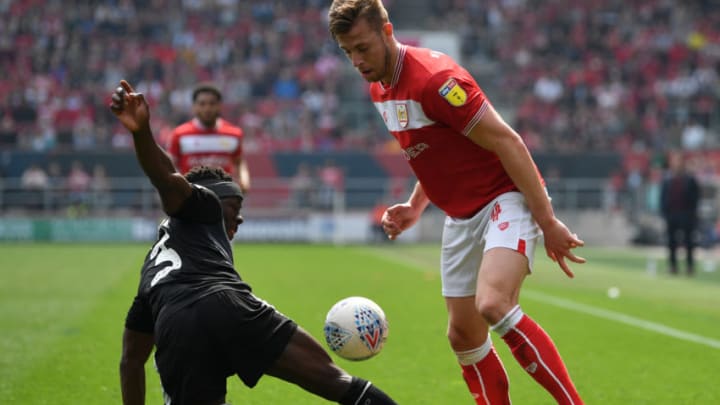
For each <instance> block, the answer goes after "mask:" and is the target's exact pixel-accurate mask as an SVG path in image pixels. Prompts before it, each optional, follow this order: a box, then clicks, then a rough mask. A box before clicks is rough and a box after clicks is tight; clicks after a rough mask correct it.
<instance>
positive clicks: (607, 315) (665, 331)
mask: <svg viewBox="0 0 720 405" xmlns="http://www.w3.org/2000/svg"><path fill="white" fill-rule="evenodd" d="M368 250H370V249H368ZM370 251H371V252H373V253H374V254H375V255H377V256H381V257H382V258H383V259H386V260H392V261H395V262H397V263H402V264H403V265H406V266H407V265H408V264H410V265H416V266H417V267H418V268H424V269H432V268H434V267H433V265H434V264H433V265H430V264H429V263H426V262H424V261H423V260H421V259H418V258H416V257H413V256H410V257H406V256H402V257H401V256H400V255H398V254H396V253H394V252H390V251H388V250H380V249H372V250H370ZM521 295H522V297H526V298H530V299H534V300H535V301H540V302H544V303H547V304H551V305H555V306H557V307H560V308H563V309H568V310H571V311H575V312H580V313H584V314H588V315H593V316H596V317H598V318H603V319H607V320H609V321H614V322H618V323H624V324H626V325H630V326H634V327H636V328H640V329H644V330H647V331H650V332H655V333H659V334H661V335H665V336H670V337H673V338H676V339H680V340H684V341H686V342H692V343H697V344H701V345H704V346H708V347H711V348H713V349H720V340H717V339H713V338H709V337H706V336H701V335H696V334H694V333H690V332H685V331H682V330H679V329H675V328H671V327H669V326H666V325H663V324H660V323H655V322H651V321H647V320H645V319H640V318H635V317H633V316H630V315H626V314H623V313H620V312H615V311H610V310H608V309H603V308H598V307H593V306H590V305H586V304H581V303H579V302H575V301H571V300H567V299H564V298H558V297H553V296H552V295H548V294H543V293H540V292H537V291H532V290H528V289H523V291H522V293H521Z"/></svg>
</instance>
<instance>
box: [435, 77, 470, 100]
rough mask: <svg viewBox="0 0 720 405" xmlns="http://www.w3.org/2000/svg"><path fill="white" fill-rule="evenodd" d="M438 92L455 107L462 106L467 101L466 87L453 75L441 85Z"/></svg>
mask: <svg viewBox="0 0 720 405" xmlns="http://www.w3.org/2000/svg"><path fill="white" fill-rule="evenodd" d="M438 93H440V95H441V96H442V97H443V98H444V99H445V100H447V102H448V103H450V105H451V106H453V107H461V106H463V105H464V104H465V102H466V101H467V93H466V92H465V89H463V88H462V87H460V85H459V84H458V82H457V80H455V79H454V78H452V77H451V78H450V79H448V80H447V81H446V82H445V83H443V85H442V86H440V89H439V90H438Z"/></svg>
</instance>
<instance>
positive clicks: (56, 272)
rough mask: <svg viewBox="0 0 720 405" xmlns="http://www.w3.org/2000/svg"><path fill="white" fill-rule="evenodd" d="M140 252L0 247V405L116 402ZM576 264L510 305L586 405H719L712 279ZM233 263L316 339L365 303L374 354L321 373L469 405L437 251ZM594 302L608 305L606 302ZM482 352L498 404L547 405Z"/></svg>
mask: <svg viewBox="0 0 720 405" xmlns="http://www.w3.org/2000/svg"><path fill="white" fill-rule="evenodd" d="M148 247H149V244H120V245H100V244H11V243H6V244H0V331H1V332H2V333H0V404H23V405H26V404H91V403H92V404H117V403H120V391H119V377H118V371H117V370H118V359H119V353H120V339H121V333H122V329H123V320H124V316H125V313H126V310H127V308H128V305H129V304H130V302H131V300H132V298H133V296H134V292H135V289H136V283H137V279H138V275H139V268H140V265H141V262H142V258H143V256H144V254H145V252H146V250H147V248H148ZM578 252H579V253H580V254H582V255H584V256H585V257H587V258H588V259H589V262H588V263H587V264H585V265H574V266H573V269H574V270H575V273H576V278H575V279H572V280H571V279H568V278H566V277H565V276H564V274H563V273H562V272H561V271H560V270H559V268H557V267H556V266H555V265H554V264H553V263H551V262H550V261H549V260H547V259H546V258H545V257H544V254H543V252H542V251H541V250H538V252H537V254H536V268H535V271H534V274H533V275H532V276H531V277H529V278H528V280H527V281H526V284H525V287H524V289H523V294H522V296H521V304H522V306H523V309H524V310H525V312H527V313H528V314H530V315H531V316H532V317H533V318H535V319H536V320H538V321H539V322H540V323H541V324H542V325H543V327H544V328H545V329H546V330H547V331H548V332H549V333H550V334H551V336H552V337H553V339H554V340H555V342H556V343H557V345H558V346H559V348H560V351H561V353H562V355H563V358H564V359H565V361H566V363H567V365H568V368H569V370H570V373H571V375H572V377H573V379H574V381H575V383H576V385H577V386H578V388H579V390H580V392H581V394H582V395H583V397H584V399H585V401H586V403H587V404H622V405H626V404H632V405H637V404H653V405H659V404H673V405H677V404H716V403H720V380H719V378H720V271H719V272H704V271H700V272H699V273H698V275H697V277H695V278H693V279H688V278H687V277H684V276H681V277H676V278H671V277H669V276H667V275H665V274H664V272H663V271H662V270H663V266H662V265H659V268H660V269H659V272H658V274H657V275H655V276H653V275H651V274H648V273H647V272H646V253H645V252H641V251H638V250H633V249H623V250H603V249H591V248H583V249H579V251H578ZM656 255H659V257H662V253H660V252H656ZM235 257H236V264H237V268H238V270H239V272H240V274H241V275H242V276H243V277H244V278H245V279H246V280H247V281H248V282H249V283H250V284H251V285H252V286H253V288H254V290H255V292H256V293H257V294H258V295H259V296H261V297H263V298H265V299H266V300H268V301H269V302H271V303H273V304H274V305H275V306H276V307H277V308H278V309H279V310H280V311H282V312H284V313H285V314H287V315H289V316H290V317H292V318H293V319H295V320H296V321H298V322H299V323H300V325H302V326H303V327H304V328H305V329H307V330H308V331H309V332H311V333H312V334H314V335H315V336H316V337H318V338H319V339H322V324H323V320H324V317H325V314H326V312H327V310H328V309H329V308H330V306H331V305H332V304H333V303H335V302H336V301H337V300H339V299H340V298H343V297H346V296H350V295H363V296H367V297H369V298H371V299H373V300H375V301H376V302H377V303H378V304H380V305H381V306H382V307H383V309H384V310H385V312H386V314H387V316H388V319H389V323H390V335H389V339H388V341H387V343H386V346H385V348H384V349H383V352H382V353H380V354H379V355H378V356H377V357H375V358H372V359H370V360H367V361H363V362H350V361H346V360H343V359H339V358H337V357H335V359H336V361H337V362H338V363H339V364H340V365H341V366H342V367H344V368H346V369H347V370H348V371H349V372H351V373H353V374H356V375H359V376H362V377H365V378H367V379H370V380H372V381H373V382H374V383H376V384H377V385H378V386H380V387H382V388H383V389H384V390H386V391H387V392H389V393H390V394H391V395H392V396H394V397H395V398H396V399H397V401H398V402H399V403H400V404H433V405H437V404H440V405H445V404H448V405H456V404H471V403H472V399H471V398H470V396H469V394H468V392H467V390H466V388H465V385H464V382H463V381H462V378H461V376H460V370H459V368H458V366H457V364H456V362H455V358H454V356H453V354H452V353H451V351H450V348H449V346H448V344H447V340H446V338H445V327H446V314H445V309H444V304H443V301H442V298H441V296H440V292H439V286H440V280H439V276H438V272H437V270H436V268H437V262H438V246H436V245H417V246H415V245H396V246H384V245H383V246H341V247H339V246H318V245H287V244H282V245H264V244H248V245H241V244H238V245H236V246H235ZM610 287H617V288H619V290H620V296H619V297H618V298H616V299H611V298H609V297H608V294H607V291H608V288H610ZM494 341H495V343H496V347H497V349H498V352H499V354H500V357H501V358H502V359H503V361H504V363H505V367H506V369H507V371H508V374H509V377H510V385H511V395H512V399H513V403H515V404H552V403H553V401H552V398H551V397H550V396H549V395H548V394H547V393H545V391H544V390H542V389H541V388H540V387H539V386H538V385H537V384H535V383H534V381H533V380H532V379H531V378H530V377H529V376H528V375H526V374H525V372H524V371H523V370H522V369H521V368H520V367H519V366H518V365H517V363H516V362H515V361H514V359H513V358H512V356H511V355H510V353H509V352H508V350H507V348H506V347H505V345H504V344H503V342H502V340H501V339H500V338H498V337H497V336H494ZM323 344H324V343H323ZM150 363H151V362H150ZM147 374H148V393H147V397H148V403H149V404H160V403H161V402H162V400H161V395H160V389H159V382H158V378H157V375H156V374H155V371H154V370H153V368H152V366H151V365H150V364H148V366H147ZM227 399H228V401H229V402H231V403H234V404H257V405H268V404H271V405H272V404H286V403H292V404H321V403H326V402H324V401H321V400H319V399H318V398H316V397H314V396H312V395H310V394H307V393H305V392H304V391H302V390H301V389H299V388H297V387H295V386H292V385H289V384H286V383H284V382H280V381H277V380H274V379H273V378H270V377H265V378H263V379H262V380H261V381H260V383H259V385H258V386H257V387H256V388H255V389H253V390H249V389H247V388H246V387H244V386H243V385H242V384H241V383H240V382H239V380H237V379H236V378H231V379H229V380H228V396H227Z"/></svg>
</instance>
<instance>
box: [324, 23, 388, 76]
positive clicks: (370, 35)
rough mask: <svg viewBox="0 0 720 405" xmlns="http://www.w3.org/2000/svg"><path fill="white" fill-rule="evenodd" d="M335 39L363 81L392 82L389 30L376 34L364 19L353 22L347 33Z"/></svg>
mask: <svg viewBox="0 0 720 405" xmlns="http://www.w3.org/2000/svg"><path fill="white" fill-rule="evenodd" d="M388 25H389V24H388ZM390 27H391V26H390ZM388 32H389V35H388ZM335 39H336V40H337V43H338V45H339V46H340V49H342V50H343V52H345V55H347V57H348V59H350V62H352V64H353V66H354V67H355V69H357V70H358V72H360V75H361V76H362V77H363V78H364V79H365V80H367V81H368V82H377V81H382V82H385V83H389V82H390V81H391V80H392V74H393V69H392V68H391V66H390V65H391V60H390V46H391V44H392V41H393V37H392V29H391V28H389V29H388V31H381V32H378V31H377V30H374V29H373V28H372V27H371V26H370V25H369V24H368V22H367V21H366V20H365V19H364V18H361V19H359V20H357V21H356V22H355V24H354V25H353V27H352V29H351V30H350V31H349V32H347V33H346V34H341V35H337V36H336V37H335Z"/></svg>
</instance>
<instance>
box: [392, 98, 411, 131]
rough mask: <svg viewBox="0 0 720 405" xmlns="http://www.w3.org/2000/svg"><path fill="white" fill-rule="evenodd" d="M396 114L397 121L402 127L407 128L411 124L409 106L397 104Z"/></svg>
mask: <svg viewBox="0 0 720 405" xmlns="http://www.w3.org/2000/svg"><path fill="white" fill-rule="evenodd" d="M395 113H396V114H397V119H398V123H399V124H400V126H401V127H403V128H406V127H407V125H408V122H409V120H408V109H407V104H405V103H399V104H395Z"/></svg>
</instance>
